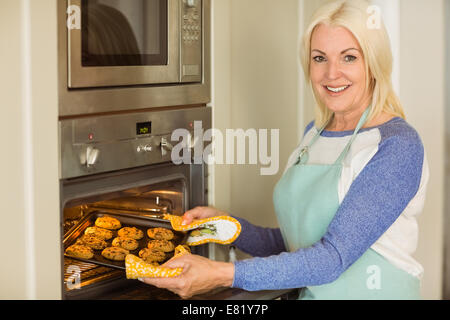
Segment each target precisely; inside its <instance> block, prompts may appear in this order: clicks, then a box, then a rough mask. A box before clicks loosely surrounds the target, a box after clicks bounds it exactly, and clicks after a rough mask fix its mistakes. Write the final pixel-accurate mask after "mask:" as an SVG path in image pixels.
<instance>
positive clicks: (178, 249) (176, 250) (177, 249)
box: [174, 244, 191, 256]
mask: <svg viewBox="0 0 450 320" xmlns="http://www.w3.org/2000/svg"><path fill="white" fill-rule="evenodd" d="M181 246H182V247H183V248H184V249H186V251H187V252H189V253H191V248H189V246H188V245H185V244H183V245H181ZM179 247H180V246H178V247H176V248H175V253H174V255H175V256H176V255H178V254H180V253H182V249H180V248H179Z"/></svg>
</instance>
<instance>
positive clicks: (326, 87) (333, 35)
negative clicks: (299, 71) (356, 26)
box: [310, 24, 371, 115]
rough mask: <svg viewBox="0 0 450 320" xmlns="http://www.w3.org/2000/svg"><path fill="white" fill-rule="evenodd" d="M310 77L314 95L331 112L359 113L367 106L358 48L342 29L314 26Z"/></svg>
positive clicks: (366, 93) (355, 41)
mask: <svg viewBox="0 0 450 320" xmlns="http://www.w3.org/2000/svg"><path fill="white" fill-rule="evenodd" d="M310 58H311V64H310V77H311V83H312V86H313V88H314V91H315V93H316V96H317V97H318V98H319V99H320V100H321V102H322V103H323V104H325V106H326V107H327V108H328V109H329V110H330V111H332V112H334V113H336V115H338V114H342V115H345V114H349V113H355V112H357V113H359V112H360V111H361V113H362V111H363V110H364V109H365V108H366V107H367V106H368V105H369V103H370V100H371V94H370V93H369V92H365V87H366V70H365V62H364V57H363V54H362V50H361V47H360V45H359V43H358V41H357V40H356V38H355V37H354V36H353V34H352V33H351V32H350V31H348V30H347V29H346V28H343V27H329V26H327V25H324V24H320V25H318V26H317V27H316V28H315V30H314V32H313V34H312V38H311V57H310Z"/></svg>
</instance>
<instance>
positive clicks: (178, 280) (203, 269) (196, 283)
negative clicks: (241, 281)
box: [139, 254, 234, 299]
mask: <svg viewBox="0 0 450 320" xmlns="http://www.w3.org/2000/svg"><path fill="white" fill-rule="evenodd" d="M162 267H167V268H183V272H182V273H181V274H180V275H179V276H178V277H173V278H144V279H139V280H140V281H142V282H145V283H146V284H150V285H154V286H156V287H158V288H165V289H168V290H170V291H172V292H174V293H176V294H178V295H179V296H180V297H181V298H182V299H188V298H190V297H192V296H194V295H196V294H201V293H205V292H208V291H210V290H212V289H215V288H218V287H231V285H232V284H233V278H234V265H233V264H232V263H226V262H218V261H213V260H210V259H207V258H204V257H202V256H198V255H194V254H185V255H183V256H181V257H177V258H172V259H171V260H169V261H167V262H166V263H165V264H163V265H162Z"/></svg>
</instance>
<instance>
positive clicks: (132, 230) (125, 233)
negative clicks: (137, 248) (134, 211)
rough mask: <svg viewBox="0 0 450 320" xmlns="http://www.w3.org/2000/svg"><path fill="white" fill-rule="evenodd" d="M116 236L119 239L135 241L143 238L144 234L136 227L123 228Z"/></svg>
mask: <svg viewBox="0 0 450 320" xmlns="http://www.w3.org/2000/svg"><path fill="white" fill-rule="evenodd" d="M117 234H118V235H119V237H126V238H132V239H135V240H140V239H142V238H143V237H144V232H142V230H139V229H138V228H136V227H124V228H122V229H120V230H119V231H118V232H117Z"/></svg>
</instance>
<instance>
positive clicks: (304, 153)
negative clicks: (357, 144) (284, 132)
mask: <svg viewBox="0 0 450 320" xmlns="http://www.w3.org/2000/svg"><path fill="white" fill-rule="evenodd" d="M370 109H371V108H370V106H369V107H368V108H367V109H366V111H364V113H363V115H362V116H361V118H360V119H359V122H358V125H357V126H356V129H355V131H354V132H353V136H352V138H351V139H350V141H349V142H348V143H347V145H346V146H345V148H344V150H343V151H342V153H341V155H340V156H339V158H338V159H337V160H336V162H335V164H338V163H341V162H342V161H343V160H344V158H345V157H346V156H347V153H348V151H349V150H350V146H351V145H352V143H353V141H354V140H355V138H356V135H357V134H358V132H359V130H360V129H361V128H362V126H363V125H364V124H365V123H366V120H367V117H368V115H369V112H370ZM331 119H332V117H331V118H330V119H329V120H328V121H327V123H325V125H324V126H323V127H322V128H321V129H320V130H318V131H317V133H316V135H315V136H314V138H312V139H311V141H310V142H309V143H308V145H307V146H305V147H303V149H301V151H300V154H299V156H298V158H297V162H296V163H295V164H294V165H298V164H306V163H307V162H308V158H309V155H308V151H309V149H310V148H311V146H312V145H313V144H314V143H315V142H316V141H317V139H319V138H320V135H321V134H322V132H323V131H324V130H325V128H326V127H327V126H328V123H329V122H330V121H331Z"/></svg>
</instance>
